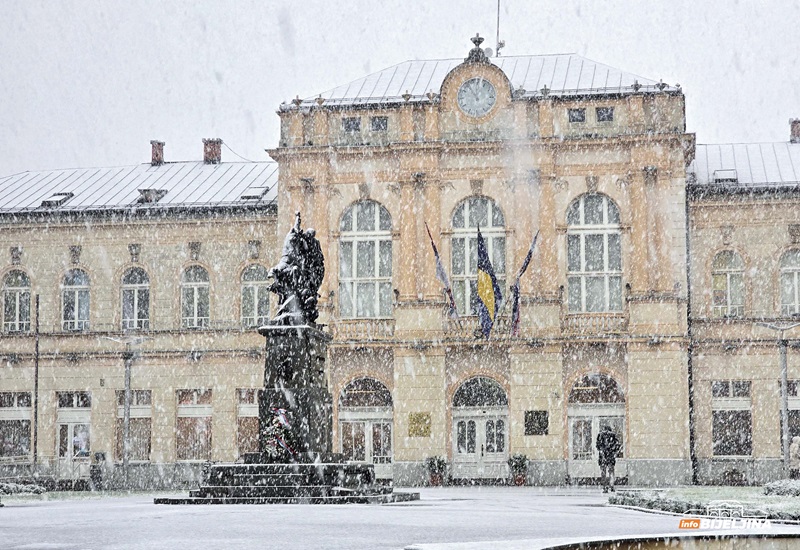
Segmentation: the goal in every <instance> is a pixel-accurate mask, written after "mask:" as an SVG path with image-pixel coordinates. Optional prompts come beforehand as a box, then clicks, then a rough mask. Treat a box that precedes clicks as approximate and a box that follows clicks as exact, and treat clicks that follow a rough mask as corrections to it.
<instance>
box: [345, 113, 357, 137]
mask: <svg viewBox="0 0 800 550" xmlns="http://www.w3.org/2000/svg"><path fill="white" fill-rule="evenodd" d="M342 130H343V131H344V132H345V133H348V134H357V133H358V132H360V131H361V117H357V116H346V117H343V118H342Z"/></svg>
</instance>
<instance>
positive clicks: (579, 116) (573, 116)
mask: <svg viewBox="0 0 800 550" xmlns="http://www.w3.org/2000/svg"><path fill="white" fill-rule="evenodd" d="M567 116H568V117H569V121H570V122H586V109H567Z"/></svg>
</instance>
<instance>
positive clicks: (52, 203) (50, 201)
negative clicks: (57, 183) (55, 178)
mask: <svg viewBox="0 0 800 550" xmlns="http://www.w3.org/2000/svg"><path fill="white" fill-rule="evenodd" d="M74 196H75V194H74V193H70V192H62V193H53V194H52V195H50V198H47V199H45V200H43V201H42V208H58V207H59V206H62V205H63V204H64V203H66V202H67V201H68V200H69V199H71V198H72V197H74Z"/></svg>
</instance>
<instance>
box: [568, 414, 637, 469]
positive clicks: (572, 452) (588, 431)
mask: <svg viewBox="0 0 800 550" xmlns="http://www.w3.org/2000/svg"><path fill="white" fill-rule="evenodd" d="M581 409H583V410H571V411H570V414H569V461H568V462H569V475H570V477H573V478H592V477H600V466H599V464H598V459H599V458H600V456H599V453H598V451H597V445H596V443H597V436H598V434H599V433H600V432H601V431H602V430H604V429H605V427H606V426H609V427H610V428H611V431H612V432H613V433H614V434H616V436H617V438H618V439H619V442H620V444H621V446H622V447H621V449H620V451H619V454H618V455H617V466H616V475H617V476H618V477H619V476H622V475H626V473H627V466H626V463H625V454H624V449H625V416H624V413H625V411H624V406H623V407H622V408H618V407H602V408H598V409H595V410H592V409H588V408H585V407H582V408H581Z"/></svg>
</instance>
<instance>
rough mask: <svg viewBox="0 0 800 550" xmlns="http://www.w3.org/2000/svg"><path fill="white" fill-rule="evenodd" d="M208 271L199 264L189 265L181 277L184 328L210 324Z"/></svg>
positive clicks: (182, 321)
mask: <svg viewBox="0 0 800 550" xmlns="http://www.w3.org/2000/svg"><path fill="white" fill-rule="evenodd" d="M209 286H210V285H209V278H208V271H206V270H205V269H204V268H202V267H200V266H199V265H193V266H190V267H187V268H186V270H185V271H184V272H183V276H182V277H181V323H182V325H183V327H184V328H200V327H207V326H208V317H209V311H210V306H209Z"/></svg>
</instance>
